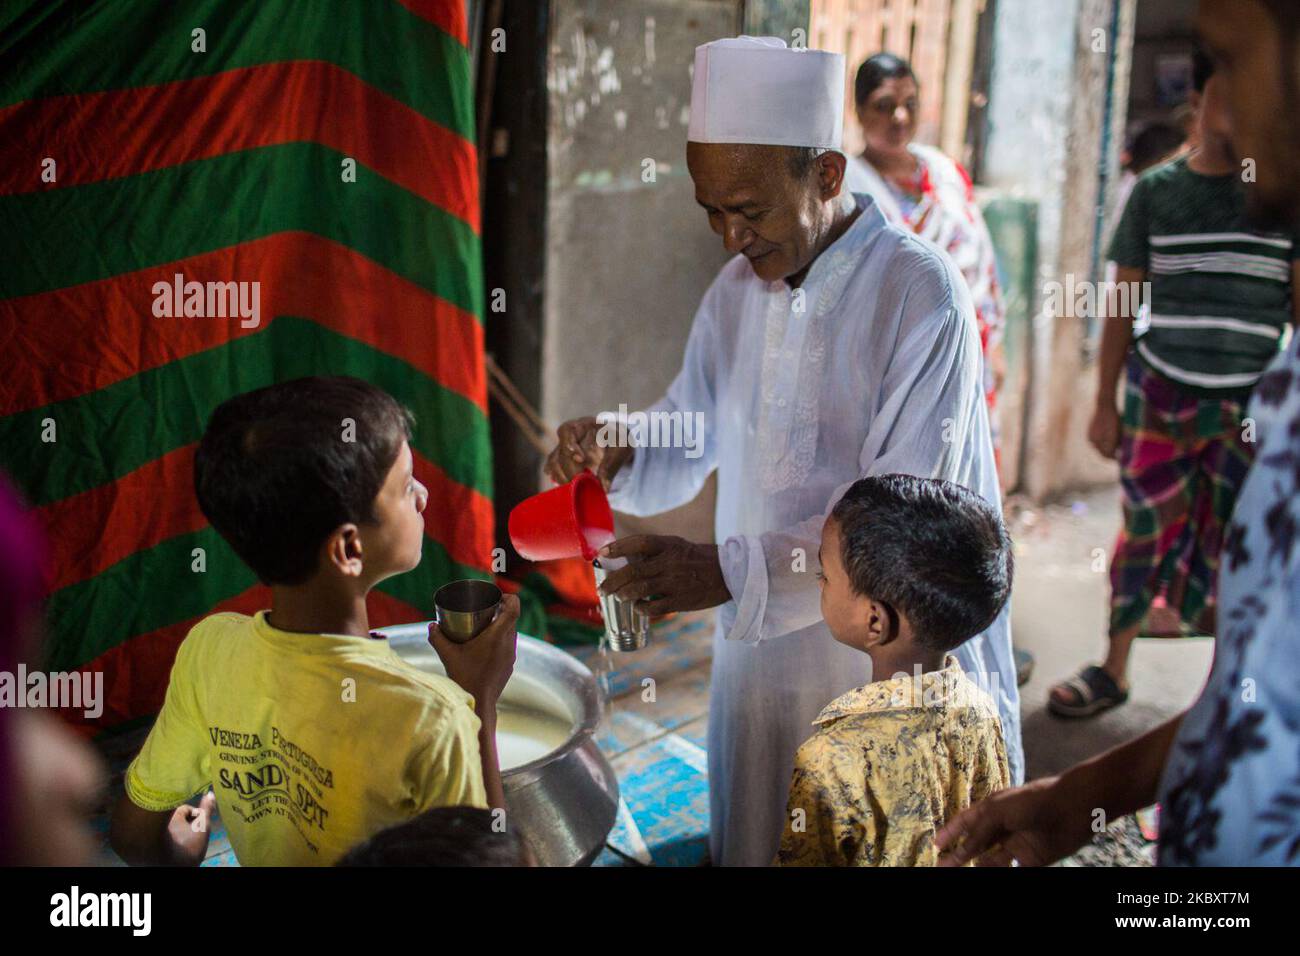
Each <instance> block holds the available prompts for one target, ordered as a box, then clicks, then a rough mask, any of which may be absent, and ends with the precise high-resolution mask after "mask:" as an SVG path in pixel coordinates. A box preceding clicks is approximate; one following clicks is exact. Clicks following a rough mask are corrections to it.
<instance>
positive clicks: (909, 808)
mask: <svg viewBox="0 0 1300 956" xmlns="http://www.w3.org/2000/svg"><path fill="white" fill-rule="evenodd" d="M819 559H820V562H821V571H820V572H819V573H818V578H819V579H820V581H821V591H822V616H823V617H824V618H825V619H826V626H827V628H828V629H829V630H830V632H831V635H832V636H833V637H834V638H835V640H837V641H839V642H840V643H841V644H845V645H847V646H849V647H852V648H856V649H857V650H860V651H862V652H863V653H865V654H866V655H867V656H869V657H870V658H871V672H872V678H873V680H872V682H871V683H869V684H867V685H865V686H863V687H859V688H858V689H857V690H851V691H849V692H848V693H847V694H843V695H841V696H840V697H837V698H836V699H835V700H833V701H832V702H831V703H829V704H828V705H827V706H826V708H825V709H824V710H823V711H822V712H821V714H820V715H819V716H818V718H817V720H816V721H815V722H814V725H815V726H816V727H817V731H816V732H815V733H814V734H813V736H812V737H810V738H809V739H808V740H807V741H805V742H804V744H803V745H802V746H801V747H800V748H799V750H798V752H797V753H796V755H795V761H794V773H793V774H792V775H791V780H790V799H789V801H788V803H787V808H786V809H787V817H786V822H785V832H784V833H783V834H782V837H781V846H780V850H779V851H778V853H777V857H776V861H775V862H776V863H777V865H780V866H933V865H934V864H935V863H936V862H937V853H936V850H935V844H934V838H935V833H936V831H937V830H938V829H939V828H940V827H942V826H943V824H944V823H945V822H946V821H947V820H948V819H950V818H951V817H953V816H955V815H956V814H957V813H958V812H960V811H962V810H964V809H966V808H967V807H969V806H970V805H971V804H972V803H975V802H977V801H979V800H982V799H984V797H986V796H988V795H989V794H990V793H992V792H994V791H995V790H1000V789H1002V788H1003V787H1005V786H1007V784H1008V783H1009V782H1010V777H1009V774H1008V771H1007V751H1006V745H1005V744H1004V742H1003V739H1002V724H1001V721H1000V720H999V718H998V711H997V707H996V706H995V705H994V703H993V700H992V698H991V697H990V696H989V694H988V693H986V692H985V691H984V690H982V689H981V688H980V687H979V685H978V684H977V683H976V682H975V681H973V680H971V678H970V677H969V676H968V675H966V674H965V673H963V672H962V668H961V665H960V664H959V662H958V660H957V658H956V657H955V656H953V654H952V653H951V652H952V651H955V650H956V649H957V648H958V647H959V646H960V645H961V644H963V643H964V642H965V641H967V640H969V639H970V638H972V637H974V636H975V635H976V634H978V633H980V632H981V631H983V630H984V629H985V628H987V627H988V626H989V625H991V624H992V623H993V621H994V619H996V618H997V616H998V614H999V613H1000V612H1001V610H1002V607H1003V605H1005V604H1006V601H1007V596H1008V595H1009V594H1010V592H1011V572H1012V559H1011V549H1010V540H1009V538H1008V537H1007V533H1006V530H1005V528H1004V527H1003V525H1002V519H1001V517H1000V516H999V515H998V512H997V509H996V508H994V507H993V506H992V505H990V504H989V503H988V502H986V501H984V499H982V498H980V497H979V496H978V495H976V494H975V493H974V492H971V491H968V490H967V489H965V488H962V487H961V486H959V485H956V484H953V483H951V482H947V481H936V480H932V479H925V478H915V477H913V476H911V475H884V476H882V477H875V478H863V479H861V480H860V481H857V482H855V483H854V484H853V485H852V486H851V487H850V488H849V490H848V491H846V492H845V493H844V497H843V498H841V499H840V500H839V502H838V503H837V504H836V505H835V507H834V509H833V510H832V511H831V515H830V517H829V518H828V519H827V521H826V524H825V527H824V528H823V529H822V545H821V551H820V552H819ZM992 673H993V674H994V675H996V673H997V672H996V671H993V672H992ZM994 689H995V690H996V687H995V688H994Z"/></svg>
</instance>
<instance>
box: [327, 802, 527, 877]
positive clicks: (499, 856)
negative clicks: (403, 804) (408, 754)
mask: <svg viewBox="0 0 1300 956" xmlns="http://www.w3.org/2000/svg"><path fill="white" fill-rule="evenodd" d="M492 823H493V815H492V811H491V810H484V809H482V808H480V807H438V808H436V809H433V810H428V811H425V812H424V813H422V814H420V815H419V816H418V817H414V818H412V819H410V820H408V821H406V822H405V823H399V824H397V825H396V826H391V827H389V828H388V829H387V830H381V831H380V832H379V833H376V834H375V835H374V836H372V837H371V838H370V839H369V840H367V841H366V842H365V843H362V844H361V845H360V846H355V847H353V848H352V849H351V850H349V851H348V852H347V854H345V855H344V856H343V858H342V859H340V860H339V861H338V863H336V864H335V866H526V865H527V863H528V860H527V858H526V857H525V856H524V849H523V843H522V842H521V841H520V839H519V836H518V834H516V833H515V832H514V831H513V830H510V829H508V828H507V829H505V830H503V831H501V832H498V831H496V830H494V829H493V828H492Z"/></svg>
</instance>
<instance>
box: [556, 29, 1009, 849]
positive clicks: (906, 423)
mask: <svg viewBox="0 0 1300 956" xmlns="http://www.w3.org/2000/svg"><path fill="white" fill-rule="evenodd" d="M843 70H844V64H843V58H842V57H840V56H838V55H836V54H829V53H823V52H821V51H812V50H789V49H786V48H785V45H784V43H783V42H782V41H780V40H773V39H771V38H762V39H754V38H748V37H742V38H737V39H734V40H723V41H718V42H715V43H712V44H706V45H705V46H702V47H699V48H697V50H696V60H695V74H694V88H693V91H692V101H691V110H692V113H691V123H690V132H689V137H688V138H689V142H688V146H687V163H688V167H689V169H690V171H691V177H692V180H693V181H694V183H695V187H696V199H697V201H698V202H699V203H700V205H702V206H703V207H704V208H705V210H706V211H707V212H708V215H709V222H710V225H711V227H712V228H713V230H714V231H715V232H717V233H718V234H719V235H721V236H722V238H723V242H724V245H725V246H726V248H727V250H728V251H730V252H733V253H736V255H735V258H733V259H732V260H731V261H730V262H728V263H727V265H725V266H724V267H723V268H722V271H721V272H720V273H719V274H718V277H717V278H716V279H715V280H714V282H713V284H712V285H711V286H710V287H709V289H708V291H707V292H706V293H705V295H704V298H703V301H702V302H701V303H700V307H699V310H698V312H697V313H696V315H695V322H694V325H693V327H692V329H691V334H690V338H689V340H688V342H687V345H686V352H685V356H684V359H683V362H682V368H681V371H680V372H679V373H678V375H677V378H676V379H675V380H674V381H673V383H672V385H671V386H670V387H669V389H668V392H667V394H666V395H665V396H664V397H663V398H662V399H660V400H659V401H658V402H657V403H655V404H654V405H653V406H651V407H650V408H649V409H647V410H646V412H647V413H649V414H648V415H647V417H646V419H645V421H649V422H650V423H651V424H652V425H653V424H654V423H655V422H656V421H671V420H672V417H671V416H672V415H673V413H680V414H683V415H694V414H695V413H702V414H703V421H704V440H703V443H702V446H701V445H699V444H696V443H694V442H691V443H690V445H689V447H664V445H663V443H662V442H660V441H657V440H656V439H658V438H662V437H663V434H666V433H667V430H666V429H662V428H661V429H657V430H649V429H639V428H632V429H631V440H630V441H629V442H627V443H626V444H625V445H623V446H618V445H611V444H610V442H609V441H608V440H607V438H608V436H609V435H611V434H618V430H617V429H611V428H608V427H604V428H602V427H601V425H602V423H601V422H600V421H598V420H597V419H596V418H594V417H589V418H582V419H575V420H573V421H571V422H567V423H565V425H563V426H562V427H561V428H560V431H559V444H558V445H557V447H556V449H555V451H554V452H552V454H551V457H550V459H549V460H548V463H547V467H548V471H549V473H550V474H551V476H552V477H553V478H555V479H556V480H567V479H568V478H569V477H571V476H572V475H573V474H575V473H576V472H577V471H579V470H581V469H582V468H585V467H591V468H593V469H595V470H596V473H597V474H598V475H600V476H601V477H602V478H603V479H604V480H605V481H606V482H607V483H608V486H609V491H610V501H611V504H613V506H614V507H615V508H616V509H618V510H621V511H624V512H627V513H629V514H634V515H651V514H656V513H659V512H663V511H667V510H669V509H671V508H675V507H678V506H680V505H683V504H685V503H687V502H689V501H690V500H691V499H693V498H694V497H695V496H696V495H697V494H698V493H699V491H700V489H701V488H702V486H703V485H704V482H705V480H706V479H707V477H708V475H709V474H710V473H711V472H713V471H714V470H716V471H717V473H718V495H717V506H716V513H715V518H714V532H715V540H716V541H718V542H721V544H711V545H705V544H699V543H696V542H691V541H686V540H684V539H681V538H675V537H668V536H655V535H643V536H635V537H629V538H624V539H621V540H619V541H617V542H615V543H614V544H612V545H610V546H609V551H608V553H609V554H610V555H611V556H615V557H617V556H626V557H629V558H630V563H629V564H628V565H627V566H626V567H624V568H623V569H621V570H618V571H613V572H611V573H610V574H609V576H608V577H607V579H606V582H605V586H604V587H605V590H606V591H607V592H613V593H617V594H618V595H619V596H620V597H623V598H626V599H638V600H642V601H645V607H646V608H647V610H649V611H650V612H651V613H656V614H657V613H664V612H667V611H673V610H690V609H696V608H702V607H713V606H719V612H718V614H717V628H716V631H715V634H714V640H713V676H712V685H711V690H710V705H709V734H708V743H709V746H708V765H709V791H710V809H711V828H710V849H711V853H712V857H713V860H714V862H715V863H718V864H722V865H737V864H738V865H765V864H767V863H769V862H770V861H771V859H772V857H773V855H774V853H775V851H776V847H777V843H778V841H779V838H780V834H781V831H782V828H783V825H784V823H785V819H784V814H785V802H786V796H787V791H788V787H789V782H790V773H791V769H792V767H793V761H794V754H795V750H796V749H797V748H798V746H799V744H800V743H802V742H803V741H804V740H805V739H806V738H807V737H808V736H809V735H810V733H811V731H812V721H813V720H814V718H816V717H817V715H818V713H819V711H820V710H821V708H822V707H823V706H825V705H826V704H827V703H829V702H830V701H831V700H834V699H835V698H836V697H837V696H839V695H840V694H843V693H845V692H846V691H848V690H851V689H853V688H854V687H857V686H861V685H862V684H865V683H868V682H869V681H871V680H872V679H873V676H872V674H871V673H870V660H869V659H868V658H867V656H866V655H865V654H861V653H859V652H857V651H854V650H852V649H850V648H848V647H845V646H843V645H841V644H839V643H837V642H836V641H835V640H834V639H833V638H832V637H831V635H830V632H829V631H828V630H827V628H826V625H825V624H824V623H823V621H822V619H821V614H820V598H819V591H818V586H817V579H816V573H817V570H818V567H817V553H818V547H819V544H820V538H821V529H822V525H823V523H824V522H825V518H826V515H827V514H828V513H829V511H830V509H831V508H832V506H833V505H834V504H835V502H836V501H837V500H838V499H839V497H840V495H841V494H843V492H844V490H845V489H846V488H847V487H848V486H849V485H850V484H852V483H853V482H854V481H855V480H857V479H858V478H861V477H864V476H867V475H882V474H890V473H895V472H903V473H908V474H913V475H920V476H924V477H934V478H945V479H948V480H950V481H955V482H958V483H960V484H962V485H965V486H966V487H968V488H971V489H972V490H974V491H976V492H978V493H979V494H981V495H983V496H984V497H985V498H987V499H988V500H989V501H992V502H995V503H997V502H999V501H1000V495H999V490H998V480H997V473H996V469H995V466H994V459H993V448H992V444H991V441H990V437H989V422H988V412H987V408H986V405H985V403H984V398H983V390H982V364H981V363H982V359H981V355H980V343H979V338H978V335H977V333H976V329H975V321H974V318H973V309H972V305H971V300H970V295H969V293H968V292H967V291H966V286H965V283H963V282H962V280H961V277H960V275H958V274H957V272H956V270H955V268H954V267H953V265H952V264H951V262H950V261H949V260H948V259H947V257H946V256H944V255H943V254H942V253H940V252H939V251H938V250H937V249H935V248H934V247H933V246H930V245H928V244H926V243H925V242H924V241H923V240H921V239H919V238H917V237H916V236H914V235H912V234H911V233H909V232H906V231H904V230H901V229H898V228H897V227H894V226H891V225H889V224H887V223H886V221H885V219H884V217H883V216H882V215H881V213H880V211H879V210H878V209H877V208H876V206H875V205H874V203H873V202H872V200H871V199H870V198H869V197H868V196H865V195H857V196H851V195H849V194H848V193H847V192H844V191H843V190H842V188H841V187H842V184H843V178H844V167H845V158H844V155H843V154H842V153H841V152H839V147H840V134H841V123H842V119H841V118H842V115H843V108H842V107H843V90H844V83H843V77H844V74H843ZM638 331H639V332H641V333H642V334H644V333H645V332H647V331H648V330H638ZM664 414H667V415H668V416H670V417H669V418H667V419H665V418H662V415H664ZM683 444H685V443H683ZM957 656H958V658H959V659H960V660H961V662H962V664H963V666H964V669H965V670H966V671H967V673H969V674H970V675H972V677H973V679H975V680H976V681H977V682H979V683H980V684H981V686H982V687H984V688H985V689H986V690H987V691H988V692H989V693H990V694H991V695H992V696H993V698H994V700H995V701H996V702H997V704H998V708H999V712H1000V715H1001V718H1002V725H1003V733H1004V736H1005V738H1006V744H1007V753H1008V756H1009V758H1010V761H1011V771H1012V777H1013V779H1014V780H1015V781H1017V782H1018V781H1020V780H1021V779H1023V754H1022V748H1021V740H1020V716H1019V699H1018V695H1017V691H1016V682H1015V667H1014V664H1013V662H1012V656H1011V636H1010V629H1009V626H1008V621H1007V612H1005V611H1004V612H1003V614H1002V616H1001V617H999V619H998V620H997V621H996V622H995V624H994V625H993V626H992V627H991V628H990V629H989V630H988V631H987V632H985V633H984V634H981V635H978V636H976V637H974V638H972V639H971V640H970V641H969V642H967V643H966V644H965V645H963V646H962V647H961V648H960V650H959V651H958V652H957ZM889 676H890V675H876V677H875V678H874V679H884V678H887V677H889Z"/></svg>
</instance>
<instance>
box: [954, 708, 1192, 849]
mask: <svg viewBox="0 0 1300 956" xmlns="http://www.w3.org/2000/svg"><path fill="white" fill-rule="evenodd" d="M1182 720H1183V715H1182V714H1179V715H1178V716H1177V717H1175V718H1174V719H1173V720H1170V721H1167V722H1165V723H1163V724H1161V725H1160V726H1159V727H1156V728H1155V729H1154V730H1151V731H1148V732H1147V733H1145V734H1143V735H1142V736H1141V737H1137V738H1135V739H1134V740H1131V741H1129V742H1128V743H1126V744H1121V745H1120V746H1118V747H1115V748H1113V749H1111V750H1108V751H1106V752H1105V753H1103V754H1101V755H1100V756H1097V757H1093V758H1092V759H1091V760H1085V761H1084V762H1083V763H1080V764H1076V765H1075V766H1073V767H1071V768H1070V769H1069V770H1067V771H1065V773H1063V774H1061V775H1060V776H1059V777H1047V778H1044V779H1042V780H1034V781H1032V782H1030V783H1028V784H1026V785H1025V786H1023V787H1016V788H1015V789H1012V790H1001V791H999V792H997V793H995V794H993V795H992V796H990V797H988V798H986V799H984V800H981V801H980V802H979V803H977V804H975V805H974V806H972V807H970V808H969V809H967V810H964V811H962V812H961V813H959V814H957V816H955V817H953V818H952V819H951V820H949V821H948V823H947V824H945V825H944V827H943V828H942V829H941V830H940V831H939V832H938V834H937V835H936V837H935V843H936V845H937V846H938V848H939V851H940V853H941V854H942V856H940V858H939V865H940V866H962V865H964V864H966V863H968V862H969V861H971V860H975V861H976V862H977V863H978V865H980V866H1008V865H1010V863H1011V861H1012V860H1016V861H1017V862H1019V863H1020V864H1021V865H1023V866H1045V865H1047V864H1048V863H1054V862H1056V861H1057V860H1059V859H1061V858H1062V857H1065V856H1069V855H1070V854H1071V853H1073V852H1075V851H1076V850H1078V849H1079V847H1081V846H1083V845H1084V844H1085V843H1087V842H1088V840H1089V839H1091V838H1092V835H1093V832H1094V831H1093V824H1094V822H1096V821H1098V820H1101V821H1102V822H1104V823H1109V822H1110V821H1111V820H1116V819H1118V818H1119V817H1122V816H1124V815H1125V814H1129V813H1133V812H1134V811H1136V810H1140V809H1141V808H1142V807H1146V806H1150V805H1151V804H1153V803H1155V800H1156V789H1157V788H1158V787H1159V785H1160V775H1161V773H1162V772H1163V771H1164V766H1165V761H1166V759H1167V758H1168V756H1169V748H1170V747H1171V746H1173V742H1174V735H1175V734H1176V733H1177V732H1178V726H1179V724H1181V723H1182ZM1099 812H1100V816H1099Z"/></svg>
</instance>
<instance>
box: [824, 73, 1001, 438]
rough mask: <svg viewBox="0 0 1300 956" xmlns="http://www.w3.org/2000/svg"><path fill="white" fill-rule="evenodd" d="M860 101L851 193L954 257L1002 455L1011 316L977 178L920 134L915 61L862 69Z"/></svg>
mask: <svg viewBox="0 0 1300 956" xmlns="http://www.w3.org/2000/svg"><path fill="white" fill-rule="evenodd" d="M853 93H854V101H855V102H856V104H857V113H858V122H859V123H861V124H862V132H863V134H864V136H865V139H866V146H865V148H864V149H863V151H862V156H861V157H850V158H849V164H848V169H847V171H846V173H845V180H846V182H847V184H848V187H849V191H850V192H855V193H869V194H870V195H871V197H872V198H873V199H874V200H875V201H876V205H877V206H879V207H880V210H881V212H882V213H884V216H885V218H886V219H888V220H889V221H890V222H893V223H897V224H899V225H901V226H904V227H905V228H907V229H910V230H911V231H912V232H915V233H916V234H917V235H919V236H921V237H922V238H924V239H928V240H929V241H930V242H932V243H934V244H935V245H936V246H938V247H939V248H940V249H942V250H943V251H944V252H946V253H948V255H949V256H950V257H951V258H952V260H953V263H954V264H955V265H956V266H957V269H958V271H959V272H961V274H962V276H963V277H964V278H965V280H966V285H967V287H968V288H969V289H970V294H971V298H972V299H973V300H974V302H975V318H976V320H977V321H978V323H979V333H980V344H981V346H982V347H983V350H984V396H985V398H986V399H987V401H988V406H989V426H990V428H991V429H992V431H993V448H994V451H995V452H996V451H997V448H998V425H997V414H996V409H997V406H996V401H997V391H998V388H999V387H1000V386H1001V385H1002V379H1003V378H1004V377H1005V373H1006V365H1005V361H1004V359H1003V355H1002V327H1003V322H1004V318H1005V315H1006V312H1005V309H1004V307H1003V303H1002V291H1001V288H1000V286H999V285H998V272H997V259H996V258H995V256H994V253H993V241H992V239H990V238H989V231H988V227H987V226H985V224H984V216H983V215H982V214H981V213H980V210H979V206H978V205H977V204H976V202H975V193H974V190H973V189H972V187H971V181H970V177H969V176H968V175H967V174H966V170H964V169H962V168H961V166H960V165H958V164H957V163H956V162H954V161H953V160H951V159H949V158H948V157H947V156H945V155H944V154H943V153H942V152H940V151H939V150H937V149H935V148H934V147H932V146H922V145H921V144H920V143H914V142H912V137H913V136H915V135H916V122H917V111H918V108H919V95H920V87H919V86H918V84H917V82H916V75H915V74H914V73H913V72H912V67H911V66H910V65H909V64H908V62H907V61H906V60H904V59H901V58H900V57H897V56H894V55H893V54H892V53H877V54H876V55H875V56H873V57H870V58H869V59H867V61H866V62H864V63H863V64H862V66H860V67H859V68H858V75H857V79H856V81H855V82H854V90H853Z"/></svg>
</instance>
